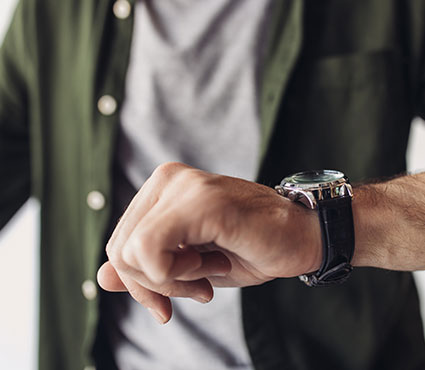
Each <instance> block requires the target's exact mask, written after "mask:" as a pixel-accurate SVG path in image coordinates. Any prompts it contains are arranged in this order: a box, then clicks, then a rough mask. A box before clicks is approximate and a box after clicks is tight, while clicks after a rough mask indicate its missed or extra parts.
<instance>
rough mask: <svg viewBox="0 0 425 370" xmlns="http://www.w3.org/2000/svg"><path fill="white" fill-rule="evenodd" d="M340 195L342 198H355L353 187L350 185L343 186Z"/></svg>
mask: <svg viewBox="0 0 425 370" xmlns="http://www.w3.org/2000/svg"><path fill="white" fill-rule="evenodd" d="M339 194H340V195H341V196H350V197H353V187H352V186H351V185H350V184H347V183H345V184H343V185H341V187H340V189H339Z"/></svg>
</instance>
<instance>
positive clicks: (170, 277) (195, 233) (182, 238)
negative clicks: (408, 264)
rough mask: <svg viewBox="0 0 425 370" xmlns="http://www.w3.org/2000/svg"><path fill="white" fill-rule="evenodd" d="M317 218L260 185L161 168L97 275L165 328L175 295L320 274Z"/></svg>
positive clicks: (200, 296)
mask: <svg viewBox="0 0 425 370" xmlns="http://www.w3.org/2000/svg"><path fill="white" fill-rule="evenodd" d="M320 240H321V239H320V226H319V221H318V218H317V215H316V214H315V212H311V211H310V210H308V209H305V208H304V207H303V206H301V205H299V204H295V203H293V202H290V201H288V200H287V199H284V198H282V197H281V196H280V195H278V194H277V193H276V192H275V190H274V189H271V188H269V187H266V186H263V185H259V184H256V183H253V182H249V181H245V180H241V179H237V178H232V177H227V176H220V175H215V174H211V173H207V172H204V171H201V170H198V169H195V168H192V167H189V166H187V165H184V164H181V163H166V164H163V165H161V166H159V167H158V168H157V169H156V170H155V171H154V173H153V174H152V176H151V177H150V178H149V179H148V180H147V181H146V182H145V184H144V185H143V187H142V188H141V189H140V190H139V192H138V193H137V195H136V196H135V197H134V199H133V200H132V201H131V203H130V205H129V207H128V209H127V211H126V212H125V213H124V215H123V217H122V218H121V220H120V222H119V223H118V225H117V227H116V228H115V230H114V232H113V234H112V237H111V239H110V240H109V242H108V244H107V247H106V252H107V255H108V258H109V261H108V262H106V263H105V264H104V265H103V266H102V267H101V268H100V269H99V272H98V281H99V284H100V285H101V286H102V288H104V289H105V290H108V291H128V292H129V293H130V294H131V295H132V297H133V298H134V299H136V300H137V301H138V302H140V303H141V304H142V305H143V306H145V307H147V308H148V309H149V310H150V311H151V313H152V314H153V316H154V317H155V318H156V319H157V320H158V321H159V322H161V323H165V322H167V321H168V320H169V319H170V317H171V313H172V308H171V303H170V299H169V298H168V297H190V298H193V299H196V300H197V301H200V302H203V303H205V302H208V301H209V300H211V299H212V296H213V288H212V287H213V286H221V287H224V286H227V287H230V286H231V287H243V286H250V285H257V284H262V283H264V282H266V281H269V280H272V279H275V278H278V277H291V276H296V275H300V274H303V273H307V272H311V271H314V270H317V269H318V268H319V265H320V261H321V253H322V252H321V242H320Z"/></svg>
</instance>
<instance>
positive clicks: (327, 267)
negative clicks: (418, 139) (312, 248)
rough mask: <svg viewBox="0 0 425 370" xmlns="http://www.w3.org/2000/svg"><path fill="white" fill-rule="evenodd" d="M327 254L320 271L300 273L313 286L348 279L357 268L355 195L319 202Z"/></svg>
mask: <svg viewBox="0 0 425 370" xmlns="http://www.w3.org/2000/svg"><path fill="white" fill-rule="evenodd" d="M317 211H318V213H319V220H320V228H321V231H322V233H321V234H322V246H323V257H322V264H321V266H320V268H319V270H318V271H316V272H314V273H312V274H307V275H302V276H300V279H301V280H302V281H304V282H305V283H306V284H307V285H309V286H326V285H332V284H339V283H342V282H344V281H345V280H347V279H348V277H349V275H350V273H351V271H352V269H353V267H352V266H351V259H352V258H353V254H354V226H353V212H352V208H351V197H350V196H343V197H338V198H332V199H324V200H320V201H319V202H318V207H317Z"/></svg>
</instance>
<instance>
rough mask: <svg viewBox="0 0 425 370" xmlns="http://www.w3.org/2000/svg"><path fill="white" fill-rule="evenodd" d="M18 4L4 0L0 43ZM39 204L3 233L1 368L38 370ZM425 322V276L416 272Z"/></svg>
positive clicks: (411, 159) (415, 144)
mask: <svg viewBox="0 0 425 370" xmlns="http://www.w3.org/2000/svg"><path fill="white" fill-rule="evenodd" d="M15 4H16V0H0V40H2V37H3V34H4V31H5V30H6V28H7V26H8V24H9V21H10V16H11V13H12V11H13V8H14V6H15ZM424 144H425V125H423V122H420V121H419V120H416V121H415V122H414V124H413V128H412V132H411V139H410V145H409V150H408V154H407V159H408V165H409V169H410V170H419V169H425V145H424ZM37 241H38V205H37V203H36V202H35V201H30V202H28V203H27V204H26V205H25V207H24V208H23V209H22V210H21V211H20V212H19V214H18V215H17V216H16V217H15V218H14V219H13V221H12V222H11V223H9V225H8V226H7V227H6V228H5V229H4V230H3V231H2V232H1V233H0V292H1V301H0V369H7V370H35V369H36V337H37V336H36V332H37V315H38V313H37V289H38V288H37V287H38V281H37V276H38V271H37V269H38V261H37V259H38V244H37ZM415 277H416V278H417V282H418V284H419V293H420V295H421V299H422V312H423V315H424V317H425V272H420V273H416V274H415Z"/></svg>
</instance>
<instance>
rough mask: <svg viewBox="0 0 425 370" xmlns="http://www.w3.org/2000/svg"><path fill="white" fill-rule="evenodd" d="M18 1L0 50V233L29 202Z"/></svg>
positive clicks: (22, 11)
mask: <svg viewBox="0 0 425 370" xmlns="http://www.w3.org/2000/svg"><path fill="white" fill-rule="evenodd" d="M24 36H25V5H24V4H23V2H22V1H21V2H20V3H19V4H18V7H17V9H16V11H15V14H14V17H13V20H12V23H11V26H10V28H9V30H8V32H7V33H6V36H5V39H4V41H3V44H2V45H1V48H0V229H1V228H3V226H4V225H5V224H6V223H7V222H8V221H9V219H10V218H11V217H12V216H13V215H14V214H15V212H16V211H17V210H18V209H19V208H20V207H21V206H22V204H23V203H24V202H25V201H26V200H27V199H28V197H29V194H30V160H29V159H30V155H29V124H28V119H27V117H28V105H29V104H28V88H27V83H26V75H27V69H28V64H29V60H28V56H27V52H26V48H27V47H26V45H25V39H24Z"/></svg>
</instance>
